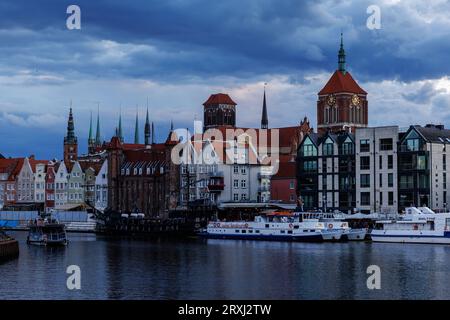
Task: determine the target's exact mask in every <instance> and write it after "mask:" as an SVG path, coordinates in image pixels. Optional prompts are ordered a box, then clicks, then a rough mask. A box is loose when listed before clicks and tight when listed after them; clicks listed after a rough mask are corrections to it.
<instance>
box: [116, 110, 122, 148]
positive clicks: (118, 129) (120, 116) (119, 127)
mask: <svg viewBox="0 0 450 320" xmlns="http://www.w3.org/2000/svg"><path fill="white" fill-rule="evenodd" d="M117 136H118V137H119V139H120V142H122V143H123V134H122V110H121V111H120V114H119V126H118V127H117Z"/></svg>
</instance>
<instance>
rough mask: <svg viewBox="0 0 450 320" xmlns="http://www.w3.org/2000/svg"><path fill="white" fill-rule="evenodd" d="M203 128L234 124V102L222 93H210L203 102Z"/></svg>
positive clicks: (232, 126)
mask: <svg viewBox="0 0 450 320" xmlns="http://www.w3.org/2000/svg"><path fill="white" fill-rule="evenodd" d="M203 107H204V110H203V123H204V124H203V130H207V129H209V128H216V127H219V126H225V127H230V128H234V127H235V126H236V103H235V102H234V101H233V100H232V99H231V98H230V96H229V95H227V94H224V93H217V94H212V95H211V96H210V97H209V98H208V100H206V102H205V103H204V104H203Z"/></svg>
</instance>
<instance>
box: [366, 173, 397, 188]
mask: <svg viewBox="0 0 450 320" xmlns="http://www.w3.org/2000/svg"><path fill="white" fill-rule="evenodd" d="M387 177H388V184H387V186H388V187H389V188H392V187H394V174H393V173H388V174H387ZM378 180H379V181H378V184H379V187H380V188H381V187H383V174H382V173H380V175H379V179H378ZM359 185H360V187H361V188H370V174H361V175H360V180H359Z"/></svg>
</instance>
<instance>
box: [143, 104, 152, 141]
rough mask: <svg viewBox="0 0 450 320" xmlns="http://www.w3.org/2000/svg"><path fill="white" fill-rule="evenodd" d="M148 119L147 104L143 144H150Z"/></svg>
mask: <svg viewBox="0 0 450 320" xmlns="http://www.w3.org/2000/svg"><path fill="white" fill-rule="evenodd" d="M150 135H151V132H150V120H149V117H148V106H147V115H146V117H145V127H144V136H145V145H149V144H150Z"/></svg>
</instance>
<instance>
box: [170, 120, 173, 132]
mask: <svg viewBox="0 0 450 320" xmlns="http://www.w3.org/2000/svg"><path fill="white" fill-rule="evenodd" d="M172 131H173V120H172V119H170V132H172Z"/></svg>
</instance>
